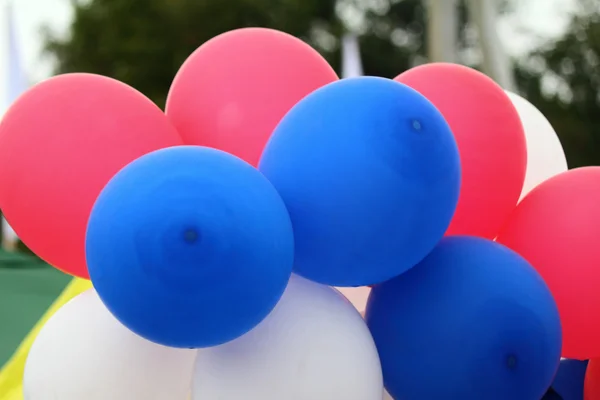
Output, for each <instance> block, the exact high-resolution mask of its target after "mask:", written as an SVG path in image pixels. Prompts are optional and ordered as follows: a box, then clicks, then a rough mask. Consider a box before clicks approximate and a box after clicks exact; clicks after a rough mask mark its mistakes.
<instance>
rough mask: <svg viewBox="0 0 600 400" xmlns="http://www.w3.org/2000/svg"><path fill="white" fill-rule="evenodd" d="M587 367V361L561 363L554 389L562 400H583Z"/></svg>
mask: <svg viewBox="0 0 600 400" xmlns="http://www.w3.org/2000/svg"><path fill="white" fill-rule="evenodd" d="M587 365H588V362H587V361H579V360H568V359H564V360H561V361H560V366H559V367H558V372H557V373H556V376H555V377H554V382H553V383H552V389H553V390H554V391H555V392H556V393H557V394H558V395H559V396H560V397H561V400H581V399H583V381H584V379H585V370H586V369H587Z"/></svg>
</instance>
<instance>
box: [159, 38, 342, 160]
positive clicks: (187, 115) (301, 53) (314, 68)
mask: <svg viewBox="0 0 600 400" xmlns="http://www.w3.org/2000/svg"><path fill="white" fill-rule="evenodd" d="M337 79H338V78H337V75H336V74H335V72H334V70H333V69H332V68H331V66H329V64H328V63H327V61H325V59H323V57H321V55H320V54H319V53H318V52H317V51H316V50H314V49H313V48H311V47H310V46H309V45H308V44H306V43H304V42H302V41H301V40H300V39H297V38H295V37H294V36H291V35H288V34H287V33H283V32H279V31H275V30H272V29H263V28H245V29H238V30H234V31H231V32H227V33H224V34H222V35H219V36H217V37H215V38H214V39H212V40H210V41H208V42H206V43H205V44H204V45H202V46H201V47H200V48H199V49H198V50H196V52H194V53H193V54H192V55H191V56H190V57H189V58H188V60H187V61H186V62H185V63H184V64H183V66H182V67H181V69H180V70H179V72H178V73H177V76H176V77H175V80H174V82H173V85H172V86H171V90H170V92H169V96H168V99H167V111H166V113H167V116H168V117H169V119H170V120H171V121H173V123H174V124H175V126H176V127H177V129H178V130H179V132H180V133H181V135H182V136H183V138H184V140H185V142H186V143H187V144H195V145H202V146H209V147H214V148H217V149H221V150H225V151H227V152H229V153H232V154H234V155H236V156H238V157H241V158H242V159H244V160H246V161H247V162H249V163H250V164H252V165H256V164H257V163H258V160H259V158H260V155H261V153H262V150H263V148H264V146H265V143H266V142H267V140H268V139H269V137H270V136H271V133H272V132H273V129H275V126H276V125H277V123H278V122H279V121H280V120H281V118H282V117H283V116H284V115H285V113H287V112H288V111H289V110H290V108H292V107H293V106H294V105H295V104H296V103H297V102H298V101H299V100H300V99H302V98H303V97H304V96H306V95H307V94H309V93H311V92H312V91H314V90H315V89H317V88H319V87H321V86H323V85H326V84H328V83H330V82H333V81H335V80H337Z"/></svg>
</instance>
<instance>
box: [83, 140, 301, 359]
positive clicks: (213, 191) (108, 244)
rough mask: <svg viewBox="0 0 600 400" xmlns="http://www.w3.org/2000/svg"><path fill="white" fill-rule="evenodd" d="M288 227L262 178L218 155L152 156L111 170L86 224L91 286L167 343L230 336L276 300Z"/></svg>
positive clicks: (288, 263) (203, 151)
mask: <svg viewBox="0 0 600 400" xmlns="http://www.w3.org/2000/svg"><path fill="white" fill-rule="evenodd" d="M293 246H294V242H293V232H292V225H291V221H290V218H289V215H288V213H287V210H286V208H285V205H284V203H283V201H282V199H281V197H280V196H279V194H278V193H277V191H276V190H275V188H273V186H272V185H271V184H270V183H269V181H268V180H267V179H266V178H265V177H264V176H263V175H262V174H261V173H260V172H259V171H258V170H256V169H255V168H253V167H252V166H251V165H249V164H247V163H245V162H244V161H242V160H240V159H239V158H237V157H234V156H232V155H229V154H227V153H224V152H222V151H219V150H214V149H209V148H203V147H197V146H180V147H172V148H168V149H163V150H158V151H155V152H153V153H150V154H148V155H146V156H143V157H141V158H139V159H138V160H136V161H134V162H132V163H131V164H129V165H128V166H126V167H125V168H124V169H123V170H121V171H120V172H119V173H118V174H117V175H116V176H115V177H114V178H113V179H112V180H111V181H110V182H109V183H108V185H107V186H106V187H105V188H104V190H103V191H102V193H101V194H100V196H99V198H98V200H97V201H96V204H95V205H94V208H93V210H92V213H91V217H90V219H89V224H88V230H87V237H86V257H87V263H88V268H89V272H90V276H91V279H92V282H93V284H94V287H95V289H96V290H97V292H98V294H99V296H100V298H101V299H102V301H103V302H104V304H105V305H106V306H107V308H108V309H109V310H110V311H111V312H112V313H113V315H114V316H115V317H116V318H117V319H118V320H119V321H121V323H123V325H125V326H127V327H128V328H129V329H131V330H132V331H133V332H135V333H137V334H138V335H140V336H142V337H144V338H146V339H148V340H151V341H153V342H156V343H160V344H163V345H167V346H172V347H184V348H187V347H189V348H201V347H208V346H214V345H218V344H222V343H225V342H227V341H230V340H233V339H235V338H237V337H239V336H241V335H243V334H244V333H246V332H248V331H249V330H251V329H252V328H253V327H255V326H256V325H257V324H258V323H260V322H261V321H262V320H263V319H264V318H265V317H266V316H267V315H268V314H269V313H270V311H271V310H272V309H273V308H274V307H275V305H276V303H277V302H278V301H279V299H280V297H281V295H282V294H283V292H284V290H285V287H286V286H287V282H288V280H289V278H290V275H291V271H292V263H293V259H294V251H293V250H294V247H293Z"/></svg>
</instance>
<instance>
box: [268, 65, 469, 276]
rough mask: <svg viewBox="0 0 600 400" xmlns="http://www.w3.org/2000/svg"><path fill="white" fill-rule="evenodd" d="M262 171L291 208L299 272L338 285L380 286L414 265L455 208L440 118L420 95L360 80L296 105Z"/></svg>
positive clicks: (446, 135) (449, 145)
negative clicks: (376, 284) (378, 284)
mask: <svg viewBox="0 0 600 400" xmlns="http://www.w3.org/2000/svg"><path fill="white" fill-rule="evenodd" d="M259 169H260V170H261V172H263V173H264V174H265V175H266V176H267V178H269V180H270V181H271V182H272V183H273V185H274V186H275V187H276V188H277V190H278V191H279V193H280V194H281V196H282V198H283V200H284V202H285V204H286V205H287V208H288V211H289V212H290V217H291V219H292V225H293V227H294V236H295V243H296V253H295V255H296V258H295V262H294V272H296V273H298V274H299V275H302V276H304V277H305V278H308V279H311V280H313V281H316V282H319V283H323V284H327V285H333V286H362V285H370V284H374V283H379V282H383V281H385V280H388V279H390V278H392V277H394V276H397V275H399V274H401V273H402V272H404V271H406V270H408V269H409V268H411V267H413V266H414V265H415V264H417V263H418V262H419V261H420V260H421V259H423V257H425V256H426V255H427V253H429V252H430V251H431V249H432V248H433V247H434V246H435V245H436V243H437V242H438V241H439V240H440V239H441V238H442V236H443V235H444V233H445V231H446V229H447V228H448V225H449V223H450V220H451V219H452V216H453V214H454V210H455V208H456V203H457V201H458V193H459V189H460V176H461V172H460V161H459V155H458V150H457V146H456V142H455V140H454V137H453V135H452V132H451V131H450V128H449V126H448V124H447V123H446V121H445V120H444V118H443V116H442V115H441V114H440V112H439V111H438V110H437V109H436V108H435V107H434V106H433V105H432V104H431V103H430V102H429V101H428V100H427V99H426V98H425V97H423V96H422V95H421V94H419V93H418V92H416V91H415V90H413V89H411V88H409V87H408V86H405V85H403V84H400V83H398V82H394V81H392V80H389V79H384V78H375V77H363V78H356V79H344V80H341V81H338V82H335V83H332V84H329V85H327V86H325V87H323V88H321V89H318V90H317V91H315V92H313V93H312V94H310V95H308V96H307V97H305V98H304V99H303V100H302V101H300V102H299V103H298V104H297V105H296V106H295V107H294V108H293V109H292V110H290V112H289V113H288V114H287V115H286V116H285V117H284V118H283V120H282V121H281V122H280V124H279V125H278V127H277V128H276V130H275V132H274V133H273V136H272V137H271V139H270V141H269V142H268V144H267V146H266V148H265V151H264V153H263V155H262V158H261V160H260V165H259Z"/></svg>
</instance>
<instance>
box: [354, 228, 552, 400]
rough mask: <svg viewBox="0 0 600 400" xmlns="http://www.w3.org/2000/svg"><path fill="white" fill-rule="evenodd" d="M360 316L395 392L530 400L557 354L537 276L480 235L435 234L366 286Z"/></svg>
mask: <svg viewBox="0 0 600 400" xmlns="http://www.w3.org/2000/svg"><path fill="white" fill-rule="evenodd" d="M366 321H367V325H368V326H369V328H370V330H371V333H372V334H373V339H374V340H375V344H376V345H377V349H378V351H379V356H380V357H381V365H382V369H383V378H384V382H385V386H386V389H387V390H388V391H389V393H390V394H391V395H392V397H394V398H396V399H402V400H423V399H486V400H496V399H498V400H506V399H511V400H532V399H539V398H541V397H542V395H544V393H545V392H546V389H547V388H548V387H549V386H550V383H552V379H553V378H554V373H555V372H556V369H557V368H558V363H559V361H560V345H561V328H560V320H559V316H558V310H557V307H556V304H555V303H554V300H553V299H552V295H551V293H550V291H549V290H548V288H547V286H546V285H545V283H544V281H543V280H542V279H541V278H540V276H539V275H538V274H537V273H536V271H535V270H534V269H533V268H532V267H531V266H530V265H529V264H527V262H526V261H525V260H524V259H523V258H522V257H520V256H519V255H518V254H516V253H514V252H512V251H510V250H509V249H507V248H505V247H503V246H501V245H499V244H497V243H494V242H492V241H489V240H486V239H481V238H475V237H462V236H454V237H448V238H445V239H443V240H442V241H441V242H440V244H439V245H438V246H437V247H436V248H435V249H434V250H433V252H431V253H430V254H429V255H428V256H427V257H426V258H425V259H424V260H423V261H422V262H421V263H420V264H419V265H417V266H416V267H414V268H412V269H411V270H410V271H408V272H406V273H404V274H403V275H400V276H399V277H397V278H394V279H392V280H390V281H388V282H385V283H382V284H380V285H377V286H375V287H374V288H373V290H372V291H371V295H370V297H369V302H368V304H367V312H366Z"/></svg>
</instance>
